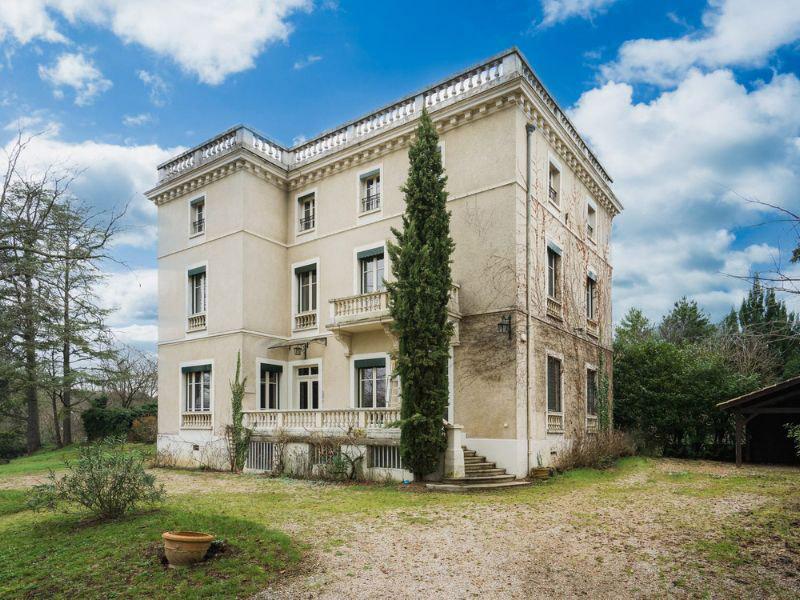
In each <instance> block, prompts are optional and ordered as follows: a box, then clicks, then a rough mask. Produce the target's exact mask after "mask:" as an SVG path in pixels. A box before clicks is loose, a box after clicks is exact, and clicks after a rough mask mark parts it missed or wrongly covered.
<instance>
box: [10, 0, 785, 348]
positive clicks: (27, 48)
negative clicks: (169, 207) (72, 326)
mask: <svg viewBox="0 0 800 600" xmlns="http://www.w3.org/2000/svg"><path fill="white" fill-rule="evenodd" d="M134 4H135V6H134ZM799 42H800V6H798V3H797V0H761V1H759V2H752V1H750V0H708V1H707V2H703V1H694V2H689V1H683V0H674V1H671V2H668V3H666V2H652V1H644V0H527V1H510V0H503V1H499V2H494V3H492V2H486V1H484V2H477V1H467V2H464V1H462V2H435V3H434V2H426V3H421V2H420V3H418V2H413V1H409V2H405V3H400V4H398V3H386V2H347V1H344V0H341V1H340V2H330V1H329V2H325V1H322V0H318V1H316V2H312V1H311V0H279V1H277V2H276V1H269V0H229V1H226V2H210V1H209V2H203V3H198V2H194V1H190V0H175V1H173V2H168V3H165V2H163V1H155V0H142V1H140V2H137V3H132V2H124V1H121V0H120V1H117V0H95V1H90V0H70V1H67V0H0V48H2V51H3V52H2V62H0V144H3V145H5V144H6V143H8V142H9V140H10V139H11V138H12V137H13V135H14V132H15V131H16V128H17V127H18V126H22V127H24V128H25V129H26V130H27V131H30V132H44V133H43V134H42V135H40V136H39V137H37V138H36V140H35V142H34V143H33V144H32V146H31V151H30V152H29V156H28V161H29V163H30V168H36V166H39V165H42V164H45V163H47V162H52V161H57V162H58V163H59V164H62V165H64V166H70V165H71V166H75V167H77V168H80V169H83V172H82V175H81V176H80V178H79V180H78V181H77V182H76V184H75V187H74V191H75V192H76V193H77V194H78V195H80V196H81V197H83V198H84V199H85V200H86V201H88V202H91V203H93V204H95V205H97V206H100V207H105V208H108V207H111V206H114V205H117V206H118V205H121V204H124V203H126V202H129V203H130V209H129V213H128V215H127V217H126V226H127V230H126V232H125V234H123V236H121V238H120V239H119V241H118V244H117V246H116V247H115V250H114V251H115V254H116V256H117V257H118V258H119V259H120V260H121V261H124V262H125V263H126V266H125V267H122V266H119V265H109V268H108V271H109V278H108V280H107V282H106V284H105V285H104V286H103V287H102V288H100V289H99V290H98V294H99V295H100V296H101V298H102V300H103V302H105V303H106V304H108V305H109V306H114V307H116V308H117V309H118V310H117V312H116V313H115V315H114V316H113V317H112V321H111V324H112V325H113V327H114V329H115V331H116V332H117V333H118V335H119V337H120V339H121V340H124V341H127V342H131V343H134V344H136V345H139V346H145V347H152V344H153V342H154V341H155V336H156V330H155V324H156V318H157V316H156V309H155V304H156V303H155V294H156V283H155V264H156V262H155V255H156V247H155V235H156V231H155V226H154V224H155V211H154V209H153V207H152V206H150V205H148V203H147V201H146V200H145V199H144V198H143V197H142V195H141V192H143V191H144V190H145V189H147V188H148V187H150V186H152V184H153V183H154V181H155V165H156V164H157V163H158V162H161V161H163V160H165V159H166V158H168V157H169V156H171V155H173V154H175V153H177V152H178V151H180V149H181V148H183V147H187V146H192V145H194V144H196V143H198V142H200V141H202V140H204V139H206V138H208V137H211V136H213V135H214V134H216V133H218V132H220V131H222V130H224V129H227V128H228V127H230V126H231V125H234V124H237V123H247V124H249V125H252V126H254V127H255V128H257V129H258V130H260V131H262V132H263V133H265V134H266V135H268V136H270V137H272V138H273V139H275V140H276V141H279V142H282V143H284V144H291V143H292V142H293V141H295V140H298V139H303V138H304V137H311V136H313V135H314V134H316V133H318V132H320V131H322V130H325V129H328V128H330V127H333V126H335V125H337V124H339V123H341V122H344V121H346V120H349V119H351V118H353V117H355V116H358V115H360V114H362V113H365V112H368V111H370V110H372V109H374V108H376V107H378V106H380V105H382V104H384V103H387V102H389V101H391V100H393V99H395V98H397V97H399V96H403V95H405V94H407V93H409V92H411V91H413V90H416V89H418V88H421V87H423V86H425V85H426V84H428V83H431V82H433V81H436V80H438V79H440V78H442V77H444V76H446V75H449V74H450V73H452V72H454V71H457V70H459V69H462V68H464V67H466V66H469V65H470V64H472V63H475V62H477V61H480V60H482V59H483V58H485V57H488V56H490V55H493V54H495V53H497V52H499V51H501V50H503V49H505V48H508V47H510V46H514V45H515V46H518V47H519V48H520V49H521V50H522V51H523V52H524V53H525V55H526V56H527V58H528V59H529V60H530V61H531V63H532V65H533V67H534V69H535V70H536V71H537V73H538V74H539V76H540V77H541V79H542V80H543V81H544V83H545V84H546V85H547V86H548V88H549V89H550V90H551V92H552V93H553V94H554V95H555V96H556V97H557V99H558V100H559V102H560V103H561V105H562V107H564V108H565V109H567V110H569V111H570V113H571V115H572V117H573V120H574V121H575V122H576V124H577V125H578V128H579V129H580V130H581V132H582V133H583V134H584V136H585V137H586V138H587V140H588V141H589V142H590V143H591V145H592V146H593V147H594V148H595V150H596V152H597V153H598V155H599V156H600V158H601V160H602V161H603V162H604V164H605V166H606V167H607V169H608V170H609V171H610V173H611V175H612V177H614V179H615V181H616V185H615V190H616V192H617V195H618V196H619V197H620V199H621V200H622V201H623V203H624V204H625V206H626V211H625V212H624V213H623V214H622V215H621V216H620V217H619V218H618V220H617V222H616V225H615V233H614V239H615V243H614V248H613V250H614V264H615V288H614V298H615V318H617V319H618V318H619V317H620V316H621V315H622V313H623V312H624V311H625V310H627V308H628V307H630V306H633V305H636V306H640V307H642V308H643V309H644V310H645V312H646V313H647V314H648V315H649V316H650V317H652V318H654V319H657V318H658V317H660V315H661V314H663V312H664V311H665V310H667V309H668V308H669V307H670V305H671V304H672V302H674V300H676V299H677V298H678V297H679V296H680V295H682V294H687V295H691V296H694V297H696V298H698V300H699V301H700V303H701V304H702V305H703V306H704V307H706V308H707V310H709V311H710V312H711V313H712V315H713V316H714V317H715V318H716V317H719V316H721V315H722V314H723V313H724V312H726V311H727V310H728V309H729V307H730V306H731V305H732V304H737V303H738V302H739V301H740V299H741V297H742V294H743V293H744V291H745V289H746V284H743V283H742V282H741V281H739V280H737V279H736V278H733V277H730V275H731V274H733V275H745V274H747V273H749V272H751V271H753V270H766V269H768V268H771V267H772V266H773V265H774V262H775V261H778V260H780V261H785V260H786V256H787V254H788V252H789V251H790V250H791V247H792V243H793V236H792V233H791V232H789V231H787V230H785V229H782V228H780V227H778V226H775V225H767V226H759V224H760V223H763V222H764V221H765V220H769V219H770V215H769V213H766V212H764V211H763V210H760V209H759V208H758V207H757V206H754V205H753V204H752V203H749V202H747V201H746V199H753V198H757V199H760V200H763V201H767V202H772V203H776V204H780V205H783V206H786V207H788V208H795V209H797V208H799V207H798V205H799V204H800V200H798V197H797V194H796V190H797V189H800V185H798V184H800V175H798V169H797V167H798V164H799V163H800V114H799V113H800V111H798V110H797V107H798V106H800V81H799V80H798V75H800V53H798V43H799Z"/></svg>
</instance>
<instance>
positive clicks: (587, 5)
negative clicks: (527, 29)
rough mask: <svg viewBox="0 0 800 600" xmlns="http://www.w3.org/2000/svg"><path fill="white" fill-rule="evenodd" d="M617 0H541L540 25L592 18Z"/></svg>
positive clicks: (547, 25) (546, 25) (545, 25)
mask: <svg viewBox="0 0 800 600" xmlns="http://www.w3.org/2000/svg"><path fill="white" fill-rule="evenodd" d="M616 1H617V0H541V2H542V22H541V23H540V24H539V26H540V27H550V26H552V25H557V24H558V23H563V22H564V21H567V20H569V19H572V18H573V17H580V18H582V19H591V18H592V17H595V16H596V15H598V14H600V13H602V12H605V11H606V10H607V9H608V7H609V6H611V5H612V4H614V3H615V2H616Z"/></svg>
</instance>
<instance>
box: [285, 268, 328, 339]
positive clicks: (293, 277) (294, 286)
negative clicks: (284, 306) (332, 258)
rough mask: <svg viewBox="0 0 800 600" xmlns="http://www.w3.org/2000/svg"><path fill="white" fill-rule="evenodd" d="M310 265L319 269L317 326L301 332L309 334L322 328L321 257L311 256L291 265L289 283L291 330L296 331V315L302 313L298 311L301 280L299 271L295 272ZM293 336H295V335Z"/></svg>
mask: <svg viewBox="0 0 800 600" xmlns="http://www.w3.org/2000/svg"><path fill="white" fill-rule="evenodd" d="M308 265H314V266H315V267H316V271H317V308H316V311H315V312H316V313H317V326H316V327H313V328H311V329H306V330H303V331H302V332H300V333H301V334H308V333H309V332H311V333H318V332H319V328H320V323H319V319H320V306H321V305H322V291H321V290H322V278H321V277H320V268H319V267H320V260H319V257H318V256H316V257H314V258H310V259H308V260H303V261H300V262H296V263H292V264H291V266H290V267H289V285H290V289H291V290H292V318H291V320H290V321H289V331H294V323H295V317H297V315H298V314H300V313H299V312H298V306H299V293H300V286H299V282H298V279H297V273H295V270H296V269H298V268H300V267H306V266H308ZM292 337H294V335H293V336H292Z"/></svg>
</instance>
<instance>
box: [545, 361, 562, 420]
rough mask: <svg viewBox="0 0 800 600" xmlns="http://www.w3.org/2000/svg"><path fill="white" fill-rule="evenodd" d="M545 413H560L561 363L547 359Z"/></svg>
mask: <svg viewBox="0 0 800 600" xmlns="http://www.w3.org/2000/svg"><path fill="white" fill-rule="evenodd" d="M547 412H554V413H560V412H561V361H560V360H559V359H557V358H556V357H555V356H548V357H547Z"/></svg>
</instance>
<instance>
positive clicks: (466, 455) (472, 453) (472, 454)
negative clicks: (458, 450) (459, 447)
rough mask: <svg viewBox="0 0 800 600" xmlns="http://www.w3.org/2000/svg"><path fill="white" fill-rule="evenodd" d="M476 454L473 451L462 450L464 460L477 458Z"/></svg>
mask: <svg viewBox="0 0 800 600" xmlns="http://www.w3.org/2000/svg"><path fill="white" fill-rule="evenodd" d="M477 455H478V453H477V452H475V450H464V458H469V457H472V456H477Z"/></svg>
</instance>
